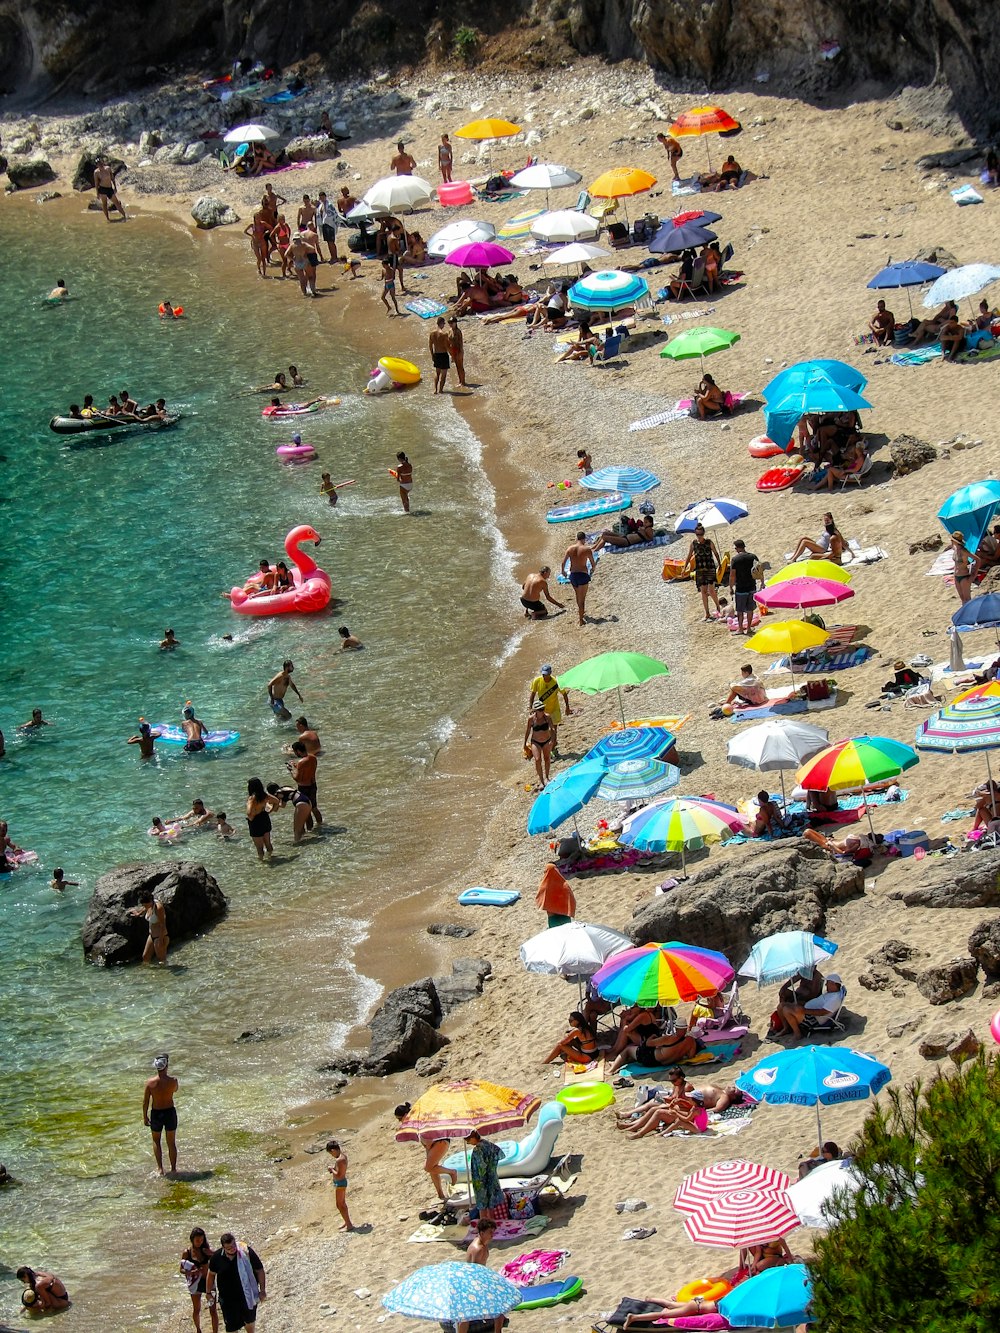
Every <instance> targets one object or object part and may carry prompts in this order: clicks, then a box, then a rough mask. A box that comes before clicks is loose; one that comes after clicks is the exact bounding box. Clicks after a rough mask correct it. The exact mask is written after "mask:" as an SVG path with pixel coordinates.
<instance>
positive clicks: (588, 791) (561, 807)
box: [528, 760, 607, 834]
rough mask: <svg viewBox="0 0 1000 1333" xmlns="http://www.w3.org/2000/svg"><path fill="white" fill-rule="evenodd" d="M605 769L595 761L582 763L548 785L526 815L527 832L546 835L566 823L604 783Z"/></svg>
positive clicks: (565, 771) (566, 770)
mask: <svg viewBox="0 0 1000 1333" xmlns="http://www.w3.org/2000/svg"><path fill="white" fill-rule="evenodd" d="M606 772H607V769H606V767H605V765H604V764H602V763H599V762H597V761H595V760H583V761H581V762H580V763H578V764H573V766H572V767H571V768H567V769H564V770H563V772H562V773H559V774H557V775H556V776H555V777H554V778H552V779H551V781H549V782H547V783H546V784H545V786H544V787H543V788H542V790H541V791H540V792H539V793H538V795H537V796H536V797H535V799H534V801H533V802H532V805H531V809H530V811H529V812H528V832H529V833H532V834H534V833H549V832H551V830H552V829H554V828H558V827H559V825H560V824H565V822H566V820H567V819H571V818H572V816H573V815H575V814H576V813H577V812H578V811H579V810H582V809H583V807H584V806H585V805H586V804H587V802H588V801H589V800H590V798H591V797H592V796H593V794H594V792H595V791H597V788H598V787H599V786H600V785H601V783H602V782H603V781H604V777H605V774H606Z"/></svg>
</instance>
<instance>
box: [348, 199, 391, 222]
mask: <svg viewBox="0 0 1000 1333" xmlns="http://www.w3.org/2000/svg"><path fill="white" fill-rule="evenodd" d="M389 212H390V210H389V209H388V208H382V207H381V206H379V207H375V206H374V205H372V204H366V203H364V201H362V202H361V203H360V204H355V205H354V207H353V208H351V209H348V211H347V212H346V213H345V214H344V216H345V218H346V220H347V221H348V222H371V220H372V218H384V217H388V216H389Z"/></svg>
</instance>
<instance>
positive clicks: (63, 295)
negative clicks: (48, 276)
mask: <svg viewBox="0 0 1000 1333" xmlns="http://www.w3.org/2000/svg"><path fill="white" fill-rule="evenodd" d="M68 297H69V289H68V288H67V286H66V284H65V282H63V280H62V278H60V279H59V281H58V282H57V283H56V285H55V286H54V287H53V288H52V290H51V291H50V292H49V294H48V296H47V297H46V298H45V299H46V300H47V301H49V302H51V303H53V304H54V303H55V302H56V301H65V300H67V299H68Z"/></svg>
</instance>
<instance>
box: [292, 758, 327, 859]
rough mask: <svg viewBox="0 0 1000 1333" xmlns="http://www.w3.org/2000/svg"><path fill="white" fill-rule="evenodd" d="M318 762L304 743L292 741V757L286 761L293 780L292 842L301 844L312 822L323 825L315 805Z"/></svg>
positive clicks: (317, 807)
mask: <svg viewBox="0 0 1000 1333" xmlns="http://www.w3.org/2000/svg"><path fill="white" fill-rule="evenodd" d="M318 763H319V761H318V760H317V757H316V755H315V753H313V754H310V752H309V750H308V749H307V748H306V744H305V742H304V741H293V743H292V757H291V759H290V760H289V761H288V771H289V772H290V773H291V775H292V777H293V778H294V779H295V794H294V795H293V796H292V804H293V805H294V807H295V818H294V822H293V825H292V837H293V841H295V842H301V841H302V835H303V833H305V831H306V829H311V828H312V826H313V820H315V821H316V823H317V824H322V823H323V816H322V815H321V814H320V810H319V806H318V805H317V804H316V799H317V797H316V770H317V767H318Z"/></svg>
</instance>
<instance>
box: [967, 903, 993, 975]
mask: <svg viewBox="0 0 1000 1333" xmlns="http://www.w3.org/2000/svg"><path fill="white" fill-rule="evenodd" d="M969 953H971V954H972V956H973V958H974V959H975V960H976V962H977V963H978V964H979V966H980V967H981V968H982V969H983V971H984V972H985V973H986V975H987V976H988V977H998V976H1000V916H994V917H990V919H989V920H988V921H980V923H979V925H978V926H977V927H976V928H975V930H974V931H973V932H972V934H971V935H970V936H969Z"/></svg>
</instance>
